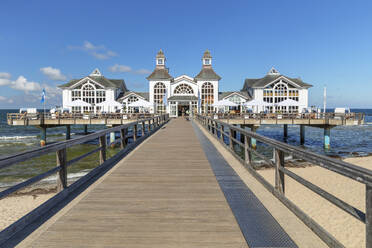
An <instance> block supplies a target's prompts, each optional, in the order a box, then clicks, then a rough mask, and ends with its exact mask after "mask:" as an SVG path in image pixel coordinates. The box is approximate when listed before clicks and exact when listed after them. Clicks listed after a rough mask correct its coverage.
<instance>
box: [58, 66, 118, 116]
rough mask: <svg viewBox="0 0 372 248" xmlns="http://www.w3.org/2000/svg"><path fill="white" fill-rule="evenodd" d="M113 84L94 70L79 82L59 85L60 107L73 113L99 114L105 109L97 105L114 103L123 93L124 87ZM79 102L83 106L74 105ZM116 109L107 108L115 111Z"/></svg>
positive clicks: (74, 81) (73, 81)
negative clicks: (81, 102)
mask: <svg viewBox="0 0 372 248" xmlns="http://www.w3.org/2000/svg"><path fill="white" fill-rule="evenodd" d="M115 81H119V82H117V83H113V82H112V80H110V79H106V78H104V77H103V75H102V74H101V73H100V71H99V70H98V69H95V70H94V71H93V72H92V73H91V74H90V75H89V76H87V77H84V78H82V79H79V80H71V81H70V82H69V83H67V84H64V85H61V86H60V88H62V105H63V106H62V107H63V108H66V109H69V110H70V112H74V113H86V112H93V113H99V112H101V111H104V110H106V111H107V109H105V108H104V107H102V106H97V104H99V103H102V102H105V101H107V102H113V101H116V99H117V96H118V95H119V94H120V93H122V92H123V89H125V86H124V85H123V87H121V85H120V82H121V81H122V83H123V84H124V81H123V80H115ZM76 100H81V101H83V102H84V105H81V104H80V106H79V105H75V104H74V101H76ZM117 108H118V107H116V108H109V109H110V110H111V111H115V109H117Z"/></svg>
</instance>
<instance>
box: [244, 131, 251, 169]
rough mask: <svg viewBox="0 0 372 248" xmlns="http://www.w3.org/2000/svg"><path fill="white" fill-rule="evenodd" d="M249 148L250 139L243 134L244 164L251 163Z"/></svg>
mask: <svg viewBox="0 0 372 248" xmlns="http://www.w3.org/2000/svg"><path fill="white" fill-rule="evenodd" d="M250 147H251V137H248V135H246V134H244V155H245V156H244V158H245V163H246V164H249V165H250V164H251V163H252V154H251V151H250V150H249V148H250Z"/></svg>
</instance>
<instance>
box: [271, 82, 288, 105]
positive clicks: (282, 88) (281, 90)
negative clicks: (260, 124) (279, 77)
mask: <svg viewBox="0 0 372 248" xmlns="http://www.w3.org/2000/svg"><path fill="white" fill-rule="evenodd" d="M274 96H275V99H274V103H279V102H281V101H284V100H287V97H288V87H287V84H285V83H283V82H282V81H280V82H279V83H277V84H276V85H275V86H274Z"/></svg>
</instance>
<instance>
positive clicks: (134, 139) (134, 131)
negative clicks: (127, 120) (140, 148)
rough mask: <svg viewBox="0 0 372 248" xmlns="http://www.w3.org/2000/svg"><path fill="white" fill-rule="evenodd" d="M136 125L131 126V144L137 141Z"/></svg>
mask: <svg viewBox="0 0 372 248" xmlns="http://www.w3.org/2000/svg"><path fill="white" fill-rule="evenodd" d="M137 128H138V127H137V124H134V125H133V142H136V140H137V132H138V129H137Z"/></svg>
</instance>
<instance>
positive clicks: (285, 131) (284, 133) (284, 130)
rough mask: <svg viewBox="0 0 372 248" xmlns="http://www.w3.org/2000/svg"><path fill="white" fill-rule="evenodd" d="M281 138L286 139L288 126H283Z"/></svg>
mask: <svg viewBox="0 0 372 248" xmlns="http://www.w3.org/2000/svg"><path fill="white" fill-rule="evenodd" d="M283 136H284V138H287V137H288V124H284V125H283Z"/></svg>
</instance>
